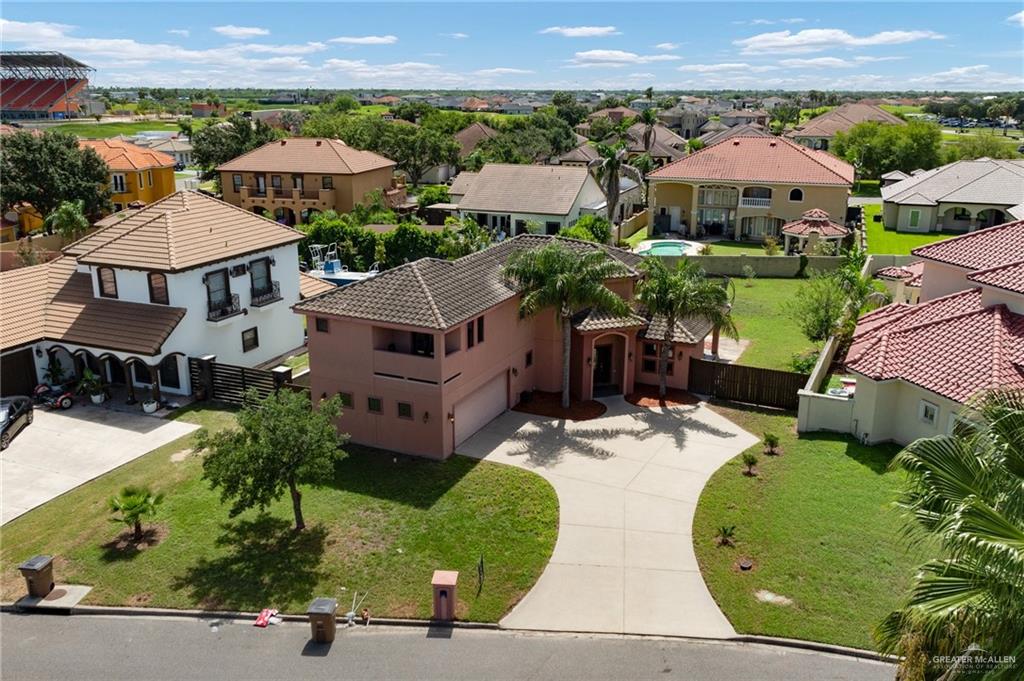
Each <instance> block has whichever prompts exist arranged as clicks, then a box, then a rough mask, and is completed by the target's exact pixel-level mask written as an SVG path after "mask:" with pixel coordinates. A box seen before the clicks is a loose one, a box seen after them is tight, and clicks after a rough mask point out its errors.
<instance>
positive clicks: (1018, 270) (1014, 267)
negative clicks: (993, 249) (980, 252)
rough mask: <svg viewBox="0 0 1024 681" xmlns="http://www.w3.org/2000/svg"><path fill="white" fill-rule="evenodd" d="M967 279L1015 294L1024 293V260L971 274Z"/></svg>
mask: <svg viewBox="0 0 1024 681" xmlns="http://www.w3.org/2000/svg"><path fill="white" fill-rule="evenodd" d="M967 278H968V279H970V280H971V281H976V282H978V283H979V284H985V285H986V286H995V287H996V288H1002V289H1006V290H1007V291H1013V292H1014V293H1024V260H1018V261H1017V262H1011V263H1008V264H1006V265H997V266H996V267H990V268H988V269H987V270H978V271H977V272H971V273H970V274H968V275H967Z"/></svg>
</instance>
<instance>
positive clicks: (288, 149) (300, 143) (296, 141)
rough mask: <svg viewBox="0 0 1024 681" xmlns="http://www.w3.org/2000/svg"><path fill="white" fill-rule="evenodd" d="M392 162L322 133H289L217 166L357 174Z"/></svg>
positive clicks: (252, 170) (390, 165)
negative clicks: (325, 136)
mask: <svg viewBox="0 0 1024 681" xmlns="http://www.w3.org/2000/svg"><path fill="white" fill-rule="evenodd" d="M394 166H395V162H394V161H392V160H391V159H389V158H384V157H383V156H380V155H378V154H375V153H373V152H372V151H363V150H361V149H356V148H354V147H350V146H348V145H347V144H345V143H344V142H342V141H341V140H334V139H326V138H323V137H288V138H285V139H282V140H277V141H274V142H267V143H266V144H264V145H263V146H262V147H257V148H256V149H253V150H252V151H250V152H248V153H245V154H242V155H241V156H239V157H238V158H233V159H231V160H230V161H228V162H227V163H224V164H223V165H220V166H218V167H217V170H220V171H224V172H236V171H237V172H250V173H317V174H320V175H356V174H359V173H365V172H369V171H371V170H379V169H380V168H393V167H394Z"/></svg>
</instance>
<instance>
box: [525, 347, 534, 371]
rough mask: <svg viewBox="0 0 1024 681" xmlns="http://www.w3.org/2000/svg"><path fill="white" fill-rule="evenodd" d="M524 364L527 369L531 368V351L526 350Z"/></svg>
mask: <svg viewBox="0 0 1024 681" xmlns="http://www.w3.org/2000/svg"><path fill="white" fill-rule="evenodd" d="M525 364H526V366H527V367H532V366H533V350H527V352H526V362H525Z"/></svg>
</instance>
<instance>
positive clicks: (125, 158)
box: [78, 139, 174, 171]
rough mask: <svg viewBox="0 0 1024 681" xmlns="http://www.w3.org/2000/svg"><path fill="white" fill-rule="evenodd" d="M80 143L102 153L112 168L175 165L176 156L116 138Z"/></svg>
mask: <svg viewBox="0 0 1024 681" xmlns="http://www.w3.org/2000/svg"><path fill="white" fill-rule="evenodd" d="M78 145H79V146H81V147H83V148H85V147H88V148H89V149H92V150H93V151H95V152H96V153H97V154H99V155H100V158H102V159H103V160H104V161H105V162H106V164H107V165H108V166H110V169H111V170H121V171H133V170H145V169H147V168H168V167H173V166H174V157H173V156H171V155H170V154H165V153H163V152H162V151H153V150H152V149H147V148H145V147H140V146H137V145H134V144H131V143H129V142H123V141H121V140H116V139H105V140H79V142H78Z"/></svg>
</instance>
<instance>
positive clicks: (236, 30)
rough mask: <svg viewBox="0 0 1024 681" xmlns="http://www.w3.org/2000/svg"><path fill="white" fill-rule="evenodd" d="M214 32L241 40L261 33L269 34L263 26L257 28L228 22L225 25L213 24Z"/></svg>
mask: <svg viewBox="0 0 1024 681" xmlns="http://www.w3.org/2000/svg"><path fill="white" fill-rule="evenodd" d="M213 31H214V33H220V34H221V35H223V36H227V37H228V38H234V39H235V40H241V39H243V38H255V37H257V36H261V35H270V31H268V30H267V29H265V28H259V27H258V26H235V25H233V24H228V25H226V26H214V27H213Z"/></svg>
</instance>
